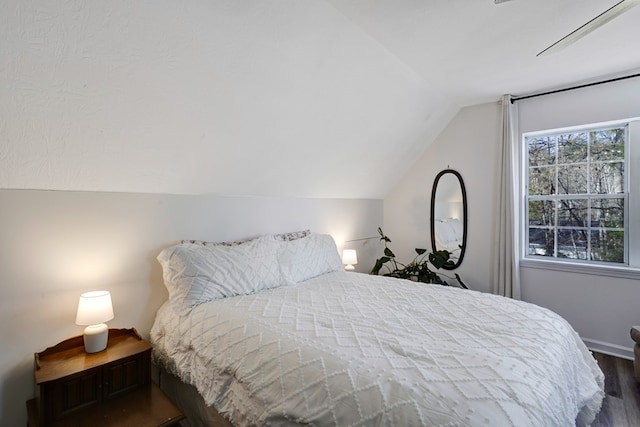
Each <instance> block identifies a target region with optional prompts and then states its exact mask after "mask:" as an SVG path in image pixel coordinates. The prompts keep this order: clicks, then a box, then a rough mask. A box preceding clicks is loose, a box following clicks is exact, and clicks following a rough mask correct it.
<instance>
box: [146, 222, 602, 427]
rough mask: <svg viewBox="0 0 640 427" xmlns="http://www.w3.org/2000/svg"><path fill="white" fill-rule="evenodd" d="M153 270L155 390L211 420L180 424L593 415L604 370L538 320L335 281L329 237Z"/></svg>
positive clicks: (361, 281)
mask: <svg viewBox="0 0 640 427" xmlns="http://www.w3.org/2000/svg"><path fill="white" fill-rule="evenodd" d="M158 259H159V260H160V263H161V264H162V266H163V275H164V279H165V285H167V289H168V290H169V300H168V301H167V302H165V303H164V305H163V306H162V307H161V308H160V310H159V311H158V313H157V315H156V319H155V322H154V325H153V328H152V330H151V342H152V345H153V358H154V361H155V363H156V364H157V365H158V366H160V367H161V369H162V371H163V374H162V375H164V376H161V383H162V382H164V381H165V380H163V379H162V378H165V379H166V381H167V383H166V385H167V386H168V388H169V389H171V391H172V393H174V394H176V396H174V398H176V399H177V400H178V402H179V403H180V402H181V401H182V402H185V404H186V403H189V405H191V403H193V401H194V400H198V401H200V403H199V404H200V406H202V407H207V408H209V409H210V412H211V413H213V415H207V414H205V413H204V411H202V410H201V409H198V410H195V409H194V410H191V411H187V418H188V419H189V420H190V423H191V424H190V425H213V424H215V422H214V421H212V420H214V419H217V420H218V421H221V422H223V423H231V424H234V425H291V424H312V425H322V426H324V425H327V426H347V425H353V426H360V425H364V426H369V425H390V426H393V425H396V426H405V425H447V426H457V425H460V426H485V425H486V426H519V427H520V426H567V425H574V424H575V425H589V424H590V423H591V421H592V420H593V418H594V417H595V415H596V414H597V412H598V411H599V409H600V405H601V402H602V399H603V396H604V393H603V382H604V377H603V374H602V372H601V371H600V369H599V368H598V366H597V363H596V362H595V360H594V358H593V356H592V355H591V353H590V352H589V351H588V349H587V348H586V347H585V345H584V344H583V343H582V341H581V340H580V337H579V336H578V334H577V333H576V332H575V331H574V330H573V328H572V327H571V326H570V325H569V324H568V323H567V322H566V321H565V320H564V319H563V318H561V317H560V316H558V315H557V314H555V313H553V312H551V311H549V310H547V309H544V308H541V307H538V306H535V305H532V304H528V303H525V302H521V301H516V300H512V299H507V298H504V297H500V296H496V295H490V294H486V293H480V292H475V291H472V290H464V289H459V288H453V287H446V286H439V285H425V284H419V283H414V282H411V281H407V280H400V279H395V278H388V277H381V276H370V275H366V274H359V273H351V272H345V271H343V269H342V264H341V262H340V259H339V256H338V253H337V250H336V247H335V243H334V242H333V239H331V237H330V236H327V235H318V234H305V235H304V236H302V237H297V238H295V239H293V240H280V239H277V238H274V236H262V237H261V238H259V239H254V240H252V241H251V242H247V243H242V244H236V245H233V246H221V245H209V246H207V245H206V244H202V242H188V243H182V244H180V245H175V246H173V247H171V248H167V249H165V250H164V251H163V252H162V253H161V255H160V256H159V257H158ZM221 270H222V271H221ZM249 270H250V271H249ZM230 283H233V284H232V285H230ZM211 288H214V290H211ZM185 289H186V290H185ZM172 381H173V382H172ZM161 385H162V384H161ZM183 393H191V394H183ZM180 394H183V395H182V396H180ZM189 405H187V406H189ZM193 407H194V408H195V406H193ZM189 412H191V413H189ZM216 417H218V418H216Z"/></svg>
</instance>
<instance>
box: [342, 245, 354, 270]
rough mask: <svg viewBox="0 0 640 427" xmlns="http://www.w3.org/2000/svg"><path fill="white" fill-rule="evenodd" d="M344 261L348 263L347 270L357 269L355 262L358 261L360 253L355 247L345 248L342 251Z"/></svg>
mask: <svg viewBox="0 0 640 427" xmlns="http://www.w3.org/2000/svg"><path fill="white" fill-rule="evenodd" d="M342 263H343V264H346V266H345V267H344V269H345V270H355V267H354V266H353V264H357V263H358V254H357V253H356V250H355V249H345V250H344V251H342Z"/></svg>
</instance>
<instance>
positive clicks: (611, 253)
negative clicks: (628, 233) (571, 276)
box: [591, 229, 624, 262]
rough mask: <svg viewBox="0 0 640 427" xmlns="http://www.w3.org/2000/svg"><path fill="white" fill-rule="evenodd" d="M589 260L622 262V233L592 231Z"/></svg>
mask: <svg viewBox="0 0 640 427" xmlns="http://www.w3.org/2000/svg"><path fill="white" fill-rule="evenodd" d="M591 259H592V260H593V261H606V262H624V231H615V230H602V229H600V230H592V231H591Z"/></svg>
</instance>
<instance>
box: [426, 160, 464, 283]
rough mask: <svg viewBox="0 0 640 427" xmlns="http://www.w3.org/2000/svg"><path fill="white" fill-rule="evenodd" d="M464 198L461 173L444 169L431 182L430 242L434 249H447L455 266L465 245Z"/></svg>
mask: <svg viewBox="0 0 640 427" xmlns="http://www.w3.org/2000/svg"><path fill="white" fill-rule="evenodd" d="M466 217H467V200H466V192H465V188H464V182H463V181H462V176H461V175H460V174H459V173H458V172H457V171H455V170H452V169H445V170H443V171H442V172H440V173H439V174H438V175H437V176H436V178H435V180H434V183H433V189H432V192H431V246H432V249H433V250H434V251H437V250H443V249H444V250H447V251H449V252H450V253H451V260H452V261H453V262H454V265H453V266H451V267H443V268H446V269H448V270H452V269H454V268H457V267H458V266H459V265H460V263H461V262H462V258H463V256H464V251H465V248H466V238H467V237H466V235H467V233H466V228H467V218H466Z"/></svg>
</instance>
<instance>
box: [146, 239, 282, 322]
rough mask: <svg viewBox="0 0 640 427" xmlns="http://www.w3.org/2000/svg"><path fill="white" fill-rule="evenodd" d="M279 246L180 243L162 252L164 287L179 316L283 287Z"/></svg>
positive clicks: (260, 242) (267, 243) (252, 242)
mask: <svg viewBox="0 0 640 427" xmlns="http://www.w3.org/2000/svg"><path fill="white" fill-rule="evenodd" d="M277 252H278V243H277V242H276V241H275V240H274V239H273V237H271V236H263V237H259V238H257V239H254V240H250V241H248V242H246V243H242V244H240V245H234V246H204V245H200V244H192V243H181V244H179V245H175V246H172V247H170V248H167V249H165V250H163V251H162V252H160V254H159V255H158V261H159V262H160V264H161V265H162V270H163V278H164V284H165V286H166V287H167V290H168V291H169V300H170V301H171V305H172V307H173V309H174V310H175V311H176V312H177V313H178V314H186V313H188V312H189V311H190V310H191V308H192V307H194V306H196V305H198V304H202V303H204V302H207V301H211V300H214V299H219V298H225V297H230V296H234V295H242V294H251V293H254V292H258V291H260V290H263V289H268V288H274V287H277V286H280V285H281V284H282V281H281V276H280V270H279V268H278V259H277Z"/></svg>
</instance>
